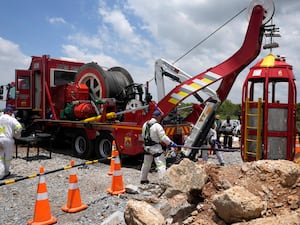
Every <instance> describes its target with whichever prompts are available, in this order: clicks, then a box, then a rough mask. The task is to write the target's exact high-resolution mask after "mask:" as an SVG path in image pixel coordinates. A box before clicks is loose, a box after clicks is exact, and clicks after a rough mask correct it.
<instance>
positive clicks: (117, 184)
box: [107, 153, 125, 195]
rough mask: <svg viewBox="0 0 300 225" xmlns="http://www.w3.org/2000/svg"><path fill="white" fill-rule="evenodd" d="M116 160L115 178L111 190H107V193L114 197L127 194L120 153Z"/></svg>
mask: <svg viewBox="0 0 300 225" xmlns="http://www.w3.org/2000/svg"><path fill="white" fill-rule="evenodd" d="M113 160H114V171H113V177H112V182H111V188H108V189H107V192H108V193H110V194H112V195H118V194H123V193H125V188H124V184H123V176H122V171H121V163H120V157H119V153H118V154H117V156H116V157H114V158H113Z"/></svg>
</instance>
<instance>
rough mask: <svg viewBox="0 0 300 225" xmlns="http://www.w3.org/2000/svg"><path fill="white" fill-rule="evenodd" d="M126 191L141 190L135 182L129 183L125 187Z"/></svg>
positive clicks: (135, 192) (138, 191)
mask: <svg viewBox="0 0 300 225" xmlns="http://www.w3.org/2000/svg"><path fill="white" fill-rule="evenodd" d="M125 190H126V193H128V194H139V193H140V190H139V187H138V186H136V185H133V184H128V185H126V187H125Z"/></svg>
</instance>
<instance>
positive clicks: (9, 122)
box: [0, 106, 22, 179]
mask: <svg viewBox="0 0 300 225" xmlns="http://www.w3.org/2000/svg"><path fill="white" fill-rule="evenodd" d="M12 114H13V109H12V107H11V106H7V107H6V108H5V109H4V114H3V115H1V116H0V179H4V178H6V177H8V176H9V175H10V172H9V167H10V163H11V160H12V152H13V147H14V138H18V137H20V136H21V130H22V125H21V124H20V123H19V121H18V120H17V119H15V118H14V117H12Z"/></svg>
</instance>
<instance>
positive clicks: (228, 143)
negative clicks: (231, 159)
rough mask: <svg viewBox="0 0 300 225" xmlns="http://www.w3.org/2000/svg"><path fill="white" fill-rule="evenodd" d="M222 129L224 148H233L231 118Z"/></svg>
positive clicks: (227, 119) (228, 117) (224, 123)
mask: <svg viewBox="0 0 300 225" xmlns="http://www.w3.org/2000/svg"><path fill="white" fill-rule="evenodd" d="M222 128H223V129H224V148H232V134H233V133H232V131H233V123H232V120H231V119H230V116H227V118H226V120H224V121H223V123H222Z"/></svg>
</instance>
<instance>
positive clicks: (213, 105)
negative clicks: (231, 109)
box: [7, 5, 271, 158]
mask: <svg viewBox="0 0 300 225" xmlns="http://www.w3.org/2000/svg"><path fill="white" fill-rule="evenodd" d="M266 14H267V15H270V13H268V12H267V10H266V9H264V7H263V6H262V5H254V6H253V9H252V13H251V17H250V21H249V25H248V30H247V33H246V36H245V39H244V43H243V44H242V46H241V48H240V49H239V50H238V51H237V52H236V53H235V54H233V55H232V56H231V57H229V58H228V59H227V60H225V61H224V62H222V63H220V64H219V65H217V66H215V67H212V68H209V69H208V70H206V71H204V72H202V73H200V74H198V75H195V76H190V75H188V74H186V73H184V72H183V71H182V70H180V69H179V68H177V67H175V66H174V65H171V64H170V63H168V62H167V61H165V60H163V59H159V60H157V61H156V63H155V77H156V80H157V87H158V88H157V89H158V98H159V99H158V101H157V102H156V101H153V100H152V95H151V94H150V93H149V91H148V84H146V85H142V84H136V83H134V81H133V79H132V76H131V75H130V73H129V72H128V71H127V70H126V69H124V68H122V67H113V68H110V69H108V70H105V69H104V68H103V67H101V66H99V65H98V64H97V63H95V62H91V63H82V62H71V61H66V60H60V59H53V58H51V57H50V56H49V55H43V56H33V57H32V60H31V64H30V66H29V68H28V69H25V70H16V73H15V82H14V83H11V84H9V85H8V86H7V88H8V92H7V93H8V96H7V104H11V105H13V106H14V107H15V109H16V117H18V118H20V121H21V122H22V123H23V124H24V127H25V130H24V135H29V134H30V133H31V132H34V131H35V130H40V131H42V132H46V133H49V134H51V135H52V136H53V137H54V138H61V139H65V140H67V139H68V140H72V147H73V149H74V152H75V154H76V155H77V156H79V157H82V158H91V157H93V156H94V155H95V154H96V156H97V157H108V156H110V155H111V145H112V141H113V140H115V141H116V145H117V148H118V150H119V152H120V153H121V154H124V155H138V154H140V153H142V152H143V140H142V138H141V128H142V125H143V123H144V122H145V121H147V120H149V119H150V118H151V115H152V113H153V111H154V110H155V109H156V108H159V109H160V110H161V111H162V112H163V116H164V120H163V124H164V127H165V129H166V133H167V134H168V135H169V136H170V137H171V138H172V139H174V140H175V141H176V142H177V143H178V144H184V143H185V145H188V146H192V147H194V146H201V144H202V142H203V140H204V138H205V137H206V134H207V132H208V129H209V127H210V125H211V123H212V121H213V118H214V114H215V112H216V110H217V109H218V107H219V106H220V104H221V103H222V102H223V101H224V100H225V99H226V98H227V95H228V94H229V92H230V90H231V87H232V85H233V83H234V81H235V79H236V77H237V76H238V74H239V73H240V72H241V71H242V70H243V69H244V68H245V67H246V66H247V65H249V64H250V63H251V62H252V61H253V60H254V59H255V58H256V57H257V55H258V54H259V52H260V50H261V41H262V36H263V33H264V24H265V23H267V22H268V21H269V20H270V19H271V17H270V16H266ZM164 77H169V78H171V79H172V80H175V81H177V82H178V84H177V86H175V87H174V88H173V89H172V90H171V91H170V92H168V93H166V94H165V93H164V90H163V88H164V85H163V83H162V82H163V79H164ZM216 83H218V84H219V86H218V88H217V90H216V91H212V90H211V89H209V86H210V85H212V84H216ZM204 92H205V93H206V95H205V97H206V98H204V97H202V93H204ZM207 93H208V94H207ZM190 96H194V97H195V99H196V100H195V102H194V103H193V104H190V106H191V107H190V108H189V109H188V110H186V109H185V113H182V110H181V107H182V106H183V103H184V100H186V99H187V98H188V97H190ZM191 125H192V126H193V129H192V132H191V127H192V126H191ZM187 154H189V153H187Z"/></svg>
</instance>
